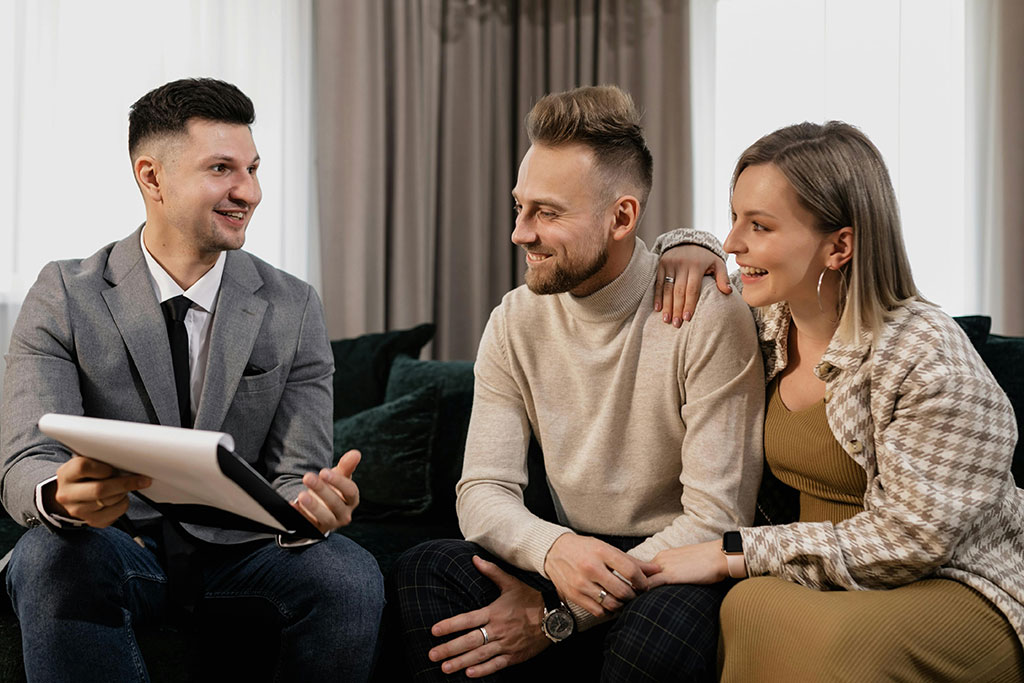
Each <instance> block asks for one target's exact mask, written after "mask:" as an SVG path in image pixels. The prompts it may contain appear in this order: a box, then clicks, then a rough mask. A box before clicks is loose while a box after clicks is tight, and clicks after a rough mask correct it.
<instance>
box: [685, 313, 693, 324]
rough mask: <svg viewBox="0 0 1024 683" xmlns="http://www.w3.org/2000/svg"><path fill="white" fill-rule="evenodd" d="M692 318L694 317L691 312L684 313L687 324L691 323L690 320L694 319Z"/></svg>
mask: <svg viewBox="0 0 1024 683" xmlns="http://www.w3.org/2000/svg"><path fill="white" fill-rule="evenodd" d="M692 317H693V315H692V314H691V313H690V312H689V311H687V312H686V313H683V320H685V321H686V322H690V318H692Z"/></svg>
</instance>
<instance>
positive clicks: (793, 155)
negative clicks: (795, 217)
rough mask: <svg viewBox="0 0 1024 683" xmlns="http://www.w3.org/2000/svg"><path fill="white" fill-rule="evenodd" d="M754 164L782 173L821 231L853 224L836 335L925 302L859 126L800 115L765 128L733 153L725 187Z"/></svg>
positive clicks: (852, 334) (873, 328)
mask: <svg viewBox="0 0 1024 683" xmlns="http://www.w3.org/2000/svg"><path fill="white" fill-rule="evenodd" d="M758 164H773V165H774V166H775V167H776V168H778V169H779V171H781V172H782V174H783V175H784V176H785V177H786V180H788V181H789V184H790V185H791V186H792V188H793V190H795V191H796V195H797V198H798V200H799V202H800V205H801V206H803V207H804V208H805V209H806V210H807V211H809V212H810V213H811V214H812V215H813V216H814V219H815V222H816V224H817V225H816V227H817V229H818V230H820V231H821V232H822V233H831V232H835V231H836V230H839V229H840V228H843V227H847V226H849V227H851V228H853V258H852V259H850V261H848V262H847V263H846V265H844V266H843V267H842V268H841V269H840V273H841V275H842V276H843V279H844V281H846V282H847V283H848V284H847V286H846V288H845V289H846V291H845V295H844V296H843V297H842V299H841V300H840V307H841V316H840V319H839V332H840V335H841V336H842V337H843V338H845V339H847V340H855V339H856V338H857V337H858V336H860V334H861V332H862V331H867V332H870V333H872V334H875V333H877V332H879V331H880V330H881V328H882V324H883V322H884V320H885V318H886V317H887V315H888V313H889V312H890V311H892V310H893V309H895V308H896V307H897V306H900V305H901V304H905V303H907V302H909V301H912V300H918V301H925V299H924V298H923V297H921V295H920V293H919V292H918V290H917V286H916V285H915V284H914V277H913V274H912V273H911V270H910V259H908V258H907V250H906V247H905V246H904V244H903V232H902V229H901V227H900V210H899V205H898V204H897V202H896V192H895V191H894V190H893V187H892V181H891V180H890V178H889V171H888V169H886V167H885V161H883V160H882V154H881V153H880V152H879V151H878V148H877V147H875V146H874V144H872V142H871V140H869V139H868V137H867V136H866V135H864V133H862V132H861V131H860V130H859V129H858V128H855V127H854V126H851V125H850V124H848V123H843V122H842V121H828V122H826V123H824V124H817V123H808V122H804V123H798V124H796V125H793V126H787V127H785V128H780V129H779V130H777V131H775V132H774V133H769V134H768V135H765V136H764V137H763V138H761V139H760V140H758V141H757V142H755V143H754V144H752V145H751V146H750V147H748V148H747V150H746V151H745V152H743V154H742V155H741V156H740V159H739V161H738V162H737V163H736V170H735V171H734V172H733V174H732V186H731V187H732V189H735V187H736V180H737V179H738V178H739V177H740V174H741V173H742V172H743V171H744V169H746V168H747V167H748V166H756V165H758ZM730 192H731V191H730Z"/></svg>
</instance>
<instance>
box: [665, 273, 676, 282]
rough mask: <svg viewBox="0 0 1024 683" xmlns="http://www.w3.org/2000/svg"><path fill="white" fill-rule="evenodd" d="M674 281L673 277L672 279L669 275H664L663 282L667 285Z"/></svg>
mask: <svg viewBox="0 0 1024 683" xmlns="http://www.w3.org/2000/svg"><path fill="white" fill-rule="evenodd" d="M675 281H676V279H675V278H674V277H672V276H671V275H666V276H665V282H667V283H669V284H672V283H673V282H675Z"/></svg>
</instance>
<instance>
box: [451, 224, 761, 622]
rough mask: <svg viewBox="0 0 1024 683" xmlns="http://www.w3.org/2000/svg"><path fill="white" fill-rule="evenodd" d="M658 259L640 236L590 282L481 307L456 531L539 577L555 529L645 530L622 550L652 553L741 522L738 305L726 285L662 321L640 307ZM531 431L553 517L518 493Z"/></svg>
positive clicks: (742, 351)
mask: <svg viewBox="0 0 1024 683" xmlns="http://www.w3.org/2000/svg"><path fill="white" fill-rule="evenodd" d="M657 263H658V258H657V256H655V255H654V254H652V253H651V252H650V251H649V250H648V249H647V246H646V245H645V244H644V243H643V242H642V241H641V240H639V239H637V240H636V246H635V248H634V250H633V255H632V258H631V260H630V262H629V265H628V266H627V267H626V270H625V271H623V273H622V274H621V275H620V276H619V277H618V278H617V279H616V280H614V281H613V282H611V283H610V284H608V285H607V286H605V287H604V288H602V289H600V290H598V291H597V292H595V293H594V294H592V295H590V296H587V297H576V296H573V295H572V294H569V293H565V294H557V295H547V296H543V295H537V294H534V293H533V292H531V291H530V290H529V289H527V288H526V287H525V286H523V287H519V288H518V289H515V290H513V291H511V292H509V293H508V294H506V295H505V297H504V298H503V299H502V302H501V304H500V305H499V306H498V307H497V308H495V309H494V311H493V312H492V313H491V318H490V320H489V321H488V323H487V328H486V329H485V330H484V334H483V337H482V338H481V340H480V348H479V351H478V353H477V361H476V366H475V374H476V387H475V394H474V398H473V415H472V419H471V421H470V425H469V436H468V439H467V442H466V456H465V463H464V466H463V471H462V479H461V480H460V481H459V483H458V485H457V487H456V491H457V494H458V502H457V508H458V514H459V522H460V526H461V528H462V532H463V534H464V535H465V537H466V539H467V540H470V541H475V542H477V543H479V544H480V545H482V546H483V547H485V548H487V549H488V550H489V551H491V552H493V553H495V554H496V555H498V556H499V557H502V558H503V559H505V560H507V561H508V562H511V563H512V564H514V565H516V566H518V567H521V568H524V569H528V570H532V571H535V572H539V573H541V574H543V566H544V558H545V557H546V555H547V552H548V550H549V549H550V548H551V544H552V543H554V541H555V539H557V538H558V537H559V536H561V535H562V534H564V533H566V532H573V531H575V532H579V533H583V534H611V535H621V536H646V537H648V538H647V539H646V540H645V541H644V542H643V543H641V544H640V545H638V546H637V547H636V548H634V549H633V550H632V551H630V554H632V555H633V556H635V557H637V558H639V559H641V560H649V559H651V558H653V557H654V556H655V555H656V554H657V553H658V552H659V551H661V550H664V549H666V548H672V547H676V546H681V545H684V544H688V543H697V542H702V541H707V540H710V539H713V538H716V537H718V536H720V535H721V534H722V532H724V531H727V530H730V529H737V528H739V527H741V526H746V525H749V524H750V522H751V520H752V518H753V509H754V502H755V498H756V495H757V487H758V484H759V482H760V479H761V463H762V440H761V432H762V426H763V425H762V420H763V413H764V371H763V363H762V360H761V354H760V351H759V349H758V344H757V337H756V333H755V329H754V322H753V319H752V318H751V315H750V310H749V309H748V308H747V306H746V304H745V303H743V300H742V299H741V298H740V296H739V294H736V293H734V294H732V295H730V296H722V295H719V296H711V295H708V296H701V298H700V302H699V304H698V305H697V311H696V312H695V314H694V316H693V320H692V321H691V322H688V323H683V326H682V328H681V329H676V328H674V327H672V326H671V325H666V324H665V323H663V322H662V321H661V313H655V312H654V311H653V310H652V307H651V295H652V285H653V283H654V277H655V273H656V269H657ZM704 288H705V290H707V289H709V288H714V282H713V280H712V279H711V278H705V280H704ZM531 429H532V430H533V433H534V434H535V435H536V437H537V441H538V442H539V443H540V445H541V448H542V449H543V451H544V464H545V468H546V471H547V477H548V484H549V487H550V489H551V492H552V496H553V498H554V499H555V507H556V509H557V511H558V518H559V521H560V524H552V523H550V522H546V521H544V520H542V519H540V518H539V517H537V516H535V515H533V514H532V513H531V512H530V511H529V510H527V509H526V507H525V505H524V504H523V489H524V488H525V486H526V484H527V467H526V451H527V448H528V445H529V439H530V431H531ZM574 612H576V614H577V616H578V617H579V616H581V613H580V611H579V610H578V609H577V610H574ZM584 621H587V620H586V618H585V617H584ZM581 626H585V624H581Z"/></svg>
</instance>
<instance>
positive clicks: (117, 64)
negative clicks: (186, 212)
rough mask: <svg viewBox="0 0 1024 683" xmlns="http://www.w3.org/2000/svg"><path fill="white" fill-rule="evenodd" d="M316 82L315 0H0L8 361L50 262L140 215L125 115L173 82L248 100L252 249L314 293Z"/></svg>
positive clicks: (0, 305)
mask: <svg viewBox="0 0 1024 683" xmlns="http://www.w3.org/2000/svg"><path fill="white" fill-rule="evenodd" d="M312 73H313V70H312V9H311V3H310V1H309V0H207V1H202V0H191V1H178V2H173V3H158V2H138V1H137V0H90V2H76V1H73V0H65V1H63V2H62V1H61V0H6V1H5V2H3V3H0V131H2V132H0V136H2V137H0V216H2V218H0V353H2V352H6V349H7V346H8V343H9V339H10V331H11V326H13V324H14V320H15V318H16V317H17V311H18V308H19V306H20V302H21V301H22V299H23V297H24V294H25V292H26V291H27V289H28V287H30V286H31V285H32V283H33V282H34V281H35V277H36V275H37V273H38V272H39V270H40V268H42V266H43V265H44V264H45V263H46V262H48V261H51V260H54V259H63V258H80V257H84V256H88V255H89V254H92V253H93V252H95V251H96V250H97V249H98V248H99V247H100V246H102V245H103V244H106V243H108V242H111V241H114V240H117V239H119V238H121V237H124V236H125V235H127V234H128V233H129V232H131V230H133V229H134V228H135V227H136V226H138V225H139V224H140V223H141V222H142V221H143V220H144V218H145V213H144V208H143V204H142V198H141V197H140V195H139V193H138V190H137V188H136V186H135V183H134V181H133V180H132V173H131V164H130V162H129V160H128V151H127V129H128V107H129V106H130V105H131V103H132V102H134V101H135V100H136V99H138V98H139V97H140V96H141V95H143V94H144V93H146V92H147V91H149V90H151V89H152V88H154V87H156V86H158V85H161V84H163V83H165V82H167V81H171V80H174V79H177V78H184V77H194V76H211V77H215V78H221V79H223V80H226V81H229V82H232V83H234V84H236V85H237V86H238V87H239V88H241V89H242V91H243V92H245V93H246V94H247V95H249V97H251V98H252V100H253V102H254V103H255V106H256V124H255V125H254V126H253V135H254V137H255V139H256V146H257V148H258V149H259V152H260V156H261V158H262V164H261V166H260V180H261V183H262V186H263V203H262V204H261V206H260V208H259V210H258V211H257V212H256V214H255V215H254V217H253V220H252V223H251V224H250V226H249V229H248V236H247V239H246V248H247V249H248V250H250V251H252V252H254V253H255V254H257V255H258V256H260V257H261V258H263V259H265V260H267V261H269V262H271V263H273V264H274V265H276V266H278V267H280V268H283V269H284V270H287V271H289V272H291V273H293V274H295V275H296V276H298V277H301V278H303V279H306V280H308V281H310V282H312V283H313V284H314V286H317V285H318V284H319V237H318V228H317V212H316V210H315V207H316V197H315V194H314V193H315V191H316V184H315V183H314V182H311V180H312V177H313V176H312V163H313V162H312V159H313V129H312V125H311V124H312V115H311V107H312V90H311V89H312ZM2 376H3V364H2V363H0V379H2Z"/></svg>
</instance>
